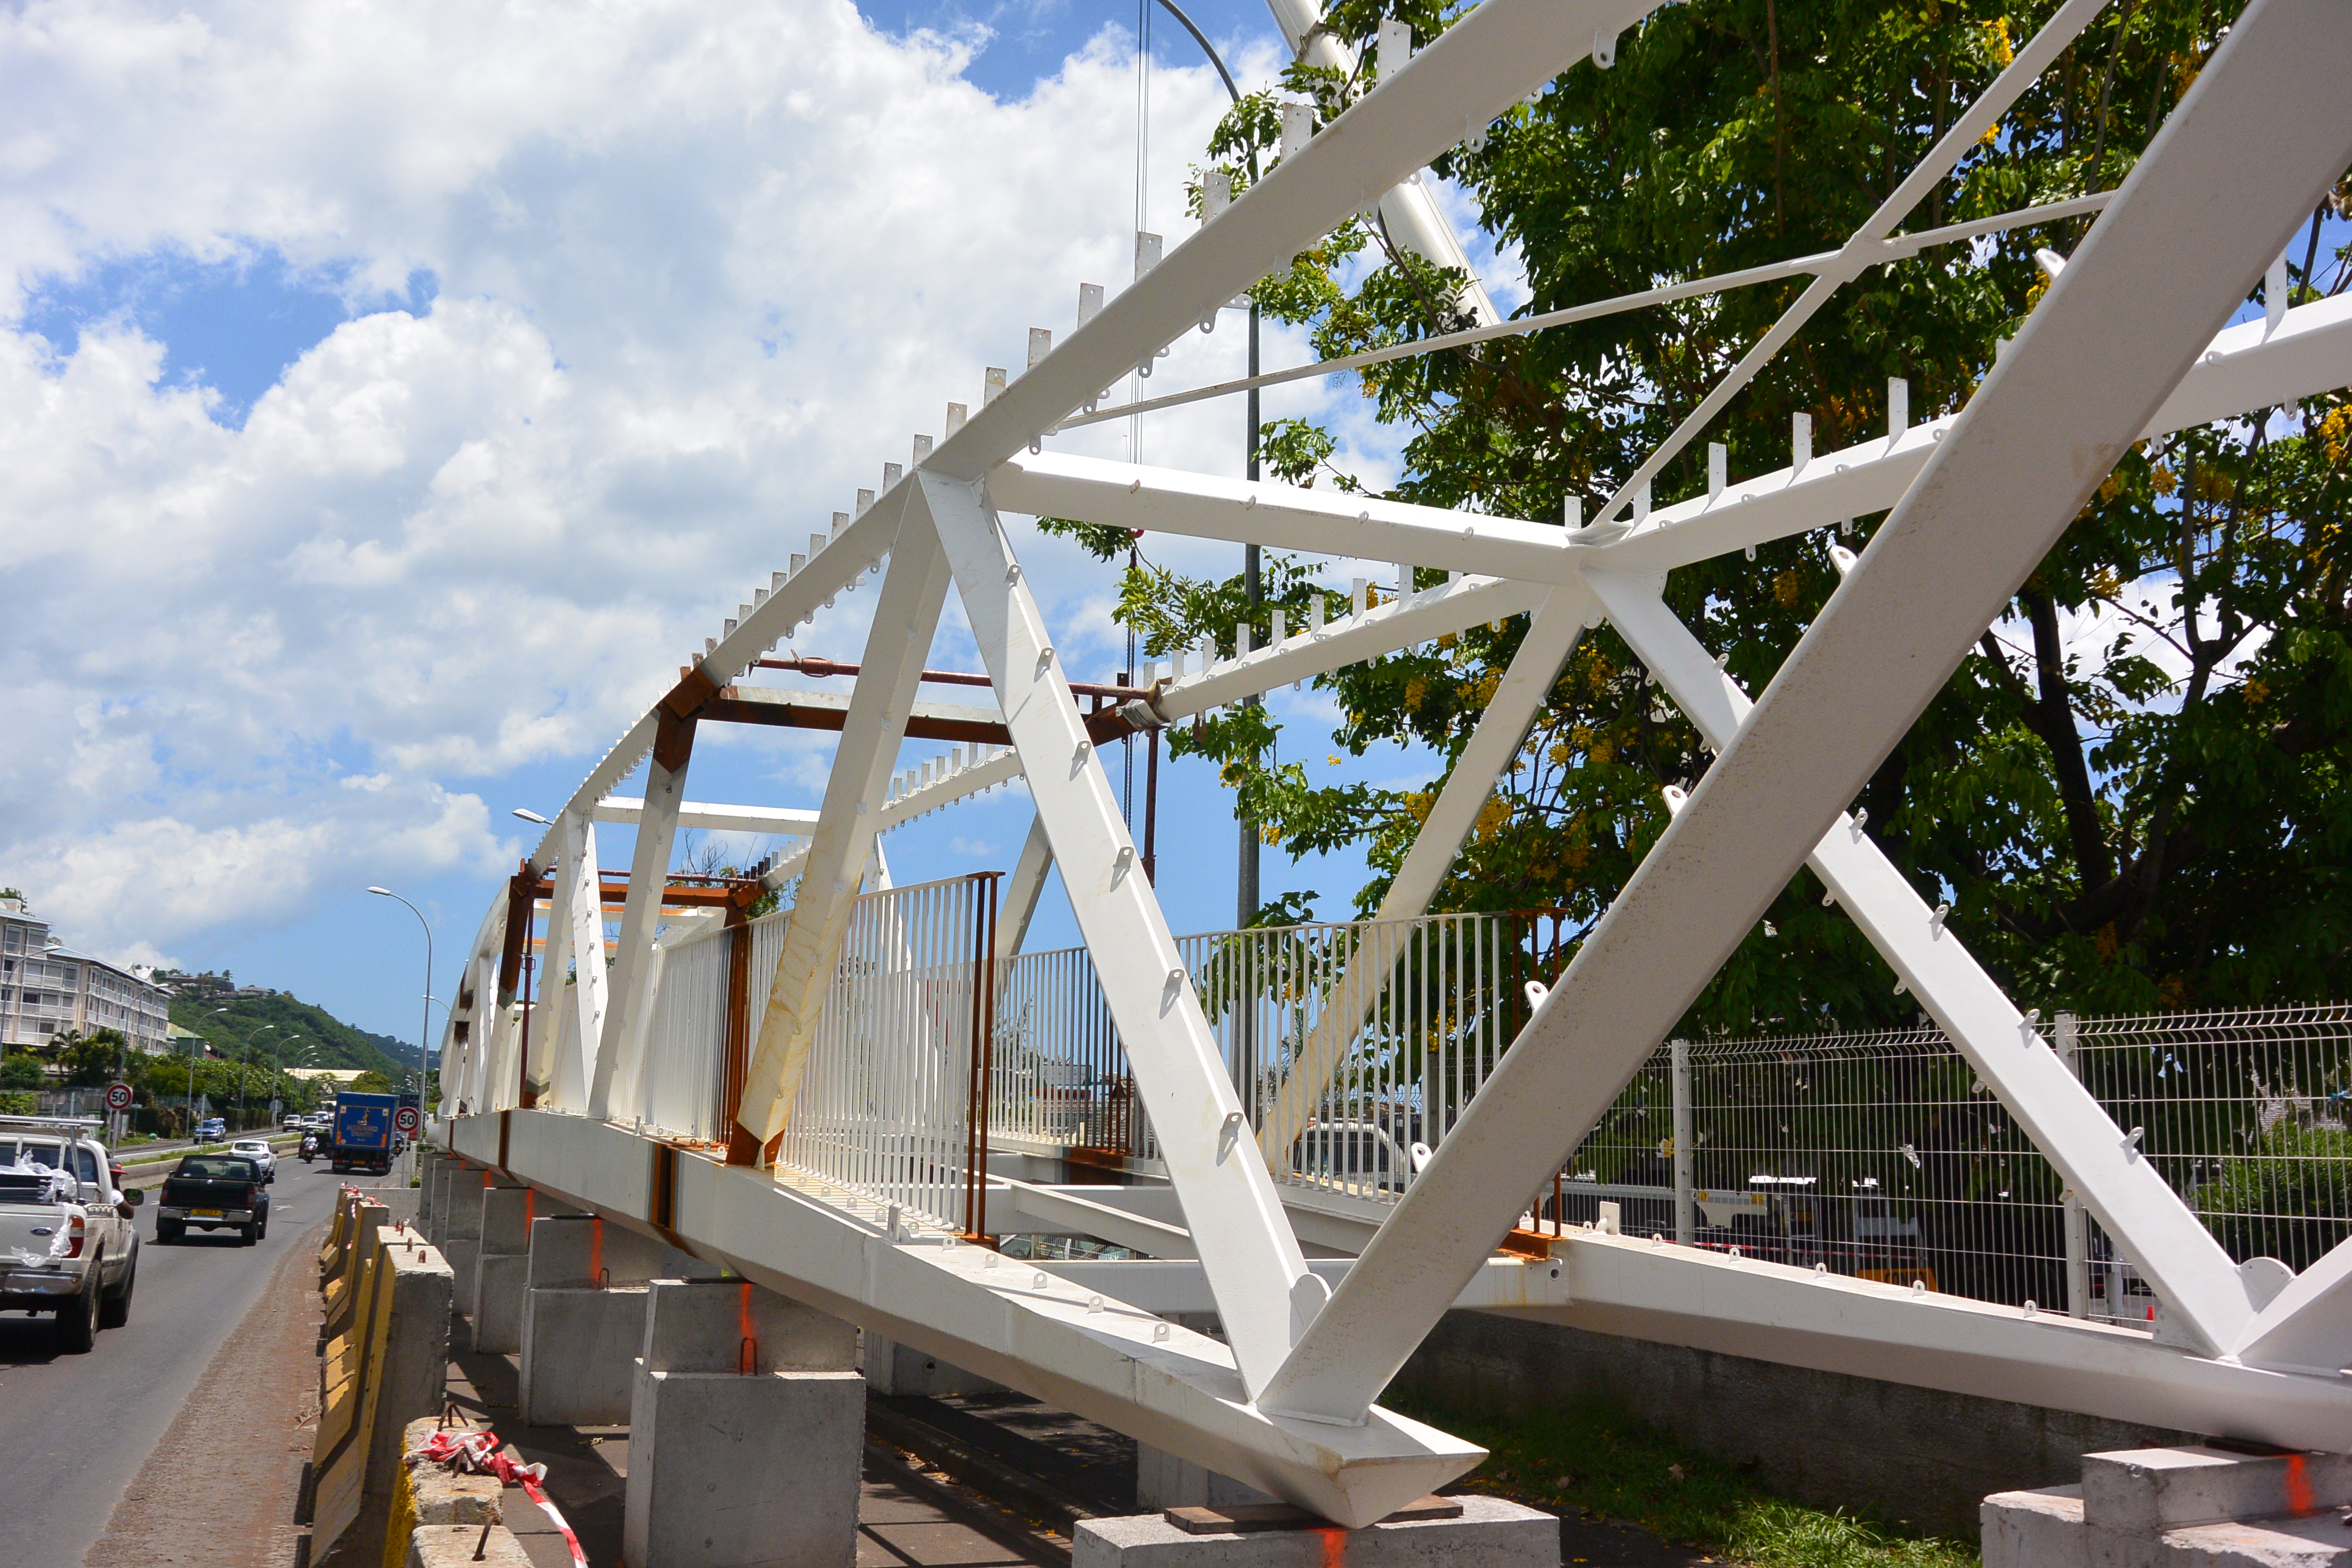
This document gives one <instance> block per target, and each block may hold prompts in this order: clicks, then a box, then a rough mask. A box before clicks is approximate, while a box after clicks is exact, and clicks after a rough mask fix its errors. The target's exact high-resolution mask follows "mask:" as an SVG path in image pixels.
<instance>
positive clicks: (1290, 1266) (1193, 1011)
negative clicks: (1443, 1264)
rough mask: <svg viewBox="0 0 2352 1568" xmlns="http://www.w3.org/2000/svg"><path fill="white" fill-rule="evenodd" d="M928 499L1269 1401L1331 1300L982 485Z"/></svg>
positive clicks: (1233, 1337) (1207, 1259) (1147, 1102)
mask: <svg viewBox="0 0 2352 1568" xmlns="http://www.w3.org/2000/svg"><path fill="white" fill-rule="evenodd" d="M918 497H919V500H915V501H912V502H910V503H909V505H908V520H907V521H908V525H909V526H911V525H913V524H914V522H915V521H916V514H917V512H918V511H919V510H928V511H929V516H930V521H931V523H932V525H933V526H934V527H936V528H937V530H938V534H939V540H940V546H941V547H942V548H943V549H944V551H945V552H946V554H947V557H948V560H949V562H950V563H951V564H952V566H953V569H954V572H955V580H956V586H957V589H958V590H959V592H960V593H961V595H962V599H963V605H964V613H965V616H966V618H967V619H968V620H969V622H970V623H971V632H972V637H973V639H974V640H975V641H976V642H977V643H978V644H979V645H980V652H981V658H982V663H983V664H985V665H986V666H987V668H988V673H989V675H990V677H991V678H992V679H993V680H994V681H995V684H996V695H997V700H998V702H999V704H1000V705H1001V706H1002V707H1003V710H1004V716H1005V720H1006V722H1007V723H1008V724H1009V725H1010V726H1011V728H1012V731H1013V743H1014V745H1015V746H1016V747H1017V748H1018V749H1019V752H1020V754H1021V759H1022V763H1023V766H1024V770H1025V771H1026V773H1027V774H1028V777H1029V788H1030V793H1031V795H1033V796H1034V798H1035V800H1036V804H1037V816H1038V820H1039V821H1041V822H1042V823H1044V824H1045V835H1046V837H1047V839H1048V840H1049V842H1050V844H1051V847H1052V849H1053V854H1054V859H1055V863H1057V864H1058V865H1059V866H1060V867H1061V868H1062V883H1063V887H1064V889H1065V890H1066V892H1067V893H1068V894H1069V899H1070V907H1071V910H1072V912H1073V913H1074V914H1075V915H1076V918H1077V923H1078V929H1079V931H1081V932H1082V933H1084V935H1085V938H1086V942H1087V947H1088V948H1089V949H1091V950H1092V951H1093V952H1094V953H1095V955H1096V968H1097V974H1098V975H1099V977H1100V980H1101V984H1102V990H1103V998H1104V1001H1105V1002H1106V1004H1107V1005H1108V1007H1109V1010H1110V1015H1111V1017H1112V1019H1113V1021H1114V1022H1115V1023H1116V1025H1117V1026H1118V1033H1119V1037H1120V1038H1121V1039H1122V1041H1123V1042H1124V1043H1125V1044H1126V1047H1127V1053H1128V1060H1129V1064H1130V1065H1131V1066H1132V1068H1133V1069H1134V1072H1135V1078H1136V1083H1137V1087H1138V1089H1139V1093H1140V1097H1141V1100H1142V1101H1143V1104H1144V1107H1145V1110H1146V1112H1147V1114H1149V1115H1150V1119H1151V1127H1152V1131H1154V1132H1155V1133H1156V1134H1157V1135H1158V1137H1159V1140H1160V1148H1161V1151H1162V1155H1163V1157H1164V1159H1165V1160H1166V1162H1167V1165H1168V1175H1169V1180H1170V1182H1171V1184H1173V1185H1174V1187H1175V1189H1176V1194H1177V1197H1178V1200H1179V1201H1180V1202H1181V1204H1182V1205H1183V1206H1184V1215H1185V1219H1186V1221H1187V1223H1188V1225H1189V1226H1190V1228H1191V1229H1192V1235H1193V1237H1195V1238H1196V1240H1197V1241H1198V1244H1199V1246H1200V1249H1201V1261H1202V1267H1203V1268H1205V1269H1206V1270H1207V1273H1208V1278H1209V1283H1210V1287H1211V1289H1213V1290H1214V1291H1215V1292H1216V1297H1217V1306H1218V1310H1219V1313H1220V1315H1221V1316H1222V1317H1223V1321H1224V1326H1225V1334H1226V1338H1227V1340H1228V1341H1229V1342H1231V1344H1232V1345H1233V1349H1234V1360H1235V1362H1236V1363H1237V1364H1238V1366H1239V1368H1240V1370H1241V1374H1242V1379H1243V1382H1244V1384H1245V1386H1246V1387H1247V1389H1248V1391H1249V1394H1250V1395H1251V1397H1253V1398H1255V1396H1256V1394H1257V1393H1258V1391H1259V1390H1260V1389H1261V1388H1263V1387H1264V1386H1265V1381H1266V1379H1267V1378H1269V1377H1271V1376H1272V1375H1273V1374H1274V1370H1275V1368H1276V1367H1277V1366H1279V1365H1280V1364H1281V1363H1282V1359H1283V1357H1285V1356H1286V1355H1287V1354H1288V1353H1289V1352H1290V1347H1291V1345H1292V1344H1293V1343H1294V1342H1296V1340H1297V1336H1298V1334H1299V1333H1300V1332H1302V1331H1304V1328H1305V1325H1306V1322H1307V1321H1308V1320H1310V1319H1311V1318H1312V1316H1313V1313H1314V1311H1315V1310H1318V1309H1319V1308H1320V1306H1321V1305H1322V1302H1323V1300H1325V1299H1326V1297H1327V1296H1328V1289H1327V1288H1326V1287H1325V1286H1324V1285H1323V1283H1322V1281H1321V1280H1319V1279H1315V1278H1314V1277H1313V1276H1311V1275H1309V1274H1308V1272H1307V1261H1306V1258H1305V1257H1304V1256H1303V1255H1302V1254H1301V1253H1300V1251H1299V1247H1298V1241H1297V1237H1294V1236H1293V1235H1292V1234H1291V1230H1290V1226H1289V1222H1288V1221H1287V1220H1286V1218H1285V1217H1284V1215H1283V1212H1282V1205H1281V1203H1280V1200H1279V1199H1278V1198H1277V1197H1276V1194H1275V1190H1274V1183H1273V1180H1272V1179H1271V1178H1270V1177H1269V1176H1268V1175H1267V1174H1266V1170H1265V1163H1263V1162H1262V1161H1260V1160H1259V1159H1258V1158H1257V1152H1256V1148H1255V1145H1254V1144H1253V1143H1252V1142H1251V1141H1250V1137H1249V1122H1248V1118H1247V1116H1246V1115H1245V1114H1244V1110H1243V1109H1242V1103H1241V1099H1240V1096H1239V1095H1238V1094H1236V1093H1235V1092H1234V1084H1233V1079H1232V1078H1231V1077H1230V1076H1229V1075H1228V1074H1227V1072H1226V1070H1225V1067H1224V1063H1223V1059H1222V1058H1221V1057H1220V1055H1219V1053H1218V1049H1217V1044H1216V1039H1215V1037H1213V1035H1211V1034H1210V1032H1209V1026H1208V1020H1207V1018H1206V1017H1205V1016H1203V1015H1202V1011H1201V1003H1200V998H1199V996H1198V994H1196V993H1195V992H1194V990H1193V987H1192V980H1191V978H1190V977H1189V976H1188V975H1187V974H1186V973H1184V969H1183V963H1182V959H1181V955H1180V954H1179V953H1178V952H1177V949H1176V941H1175V938H1174V937H1173V936H1172V935H1171V933H1170V931H1169V929H1168V921H1167V918H1166V917H1165V916H1164V915H1163V914H1162V913H1161V912H1160V900H1159V899H1158V898H1157V897H1155V896H1154V895H1153V893H1152V890H1151V889H1150V885H1149V884H1148V883H1147V882H1146V881H1145V880H1144V877H1143V868H1142V864H1141V861H1140V859H1139V857H1138V856H1137V853H1136V848H1135V845H1134V843H1133V841H1132V840H1131V839H1130V838H1129V836H1128V832H1127V825H1126V823H1125V822H1124V821H1122V820H1121V818H1120V816H1119V813H1118V801H1117V798H1116V797H1115V796H1114V795H1112V794H1111V788H1110V780H1109V778H1108V776H1107V775H1106V774H1105V773H1104V772H1103V767H1102V760H1101V758H1100V757H1099V756H1097V754H1096V753H1095V751H1094V748H1093V746H1092V745H1091V744H1090V743H1089V742H1087V733H1086V729H1085V726H1084V724H1083V722H1082V721H1081V720H1080V718H1079V715H1078V710H1077V708H1076V704H1075V703H1073V702H1072V700H1071V698H1070V689H1069V682H1068V680H1067V679H1066V677H1065V676H1064V675H1063V673H1062V668H1061V662H1060V660H1059V658H1056V657H1055V652H1054V648H1053V645H1052V642H1051V641H1050V639H1049V638H1048V637H1047V636H1046V632H1045V622H1044V620H1043V618H1042V617H1041V616H1039V615H1038V613H1037V606H1036V603H1035V601H1034V599H1032V598H1031V596H1030V594H1029V590H1028V587H1027V585H1026V584H1024V582H1023V581H1022V576H1021V569H1020V567H1019V566H1018V565H1017V564H1016V563H1014V561H1013V552H1012V549H1011V547H1010V546H1009V545H1008V544H1007V543H1006V542H1005V538H1004V533H1003V528H1002V526H1001V525H1000V523H999V522H998V521H997V517H996V512H995V510H994V509H993V508H992V507H991V506H990V505H989V504H988V502H987V501H986V500H985V499H984V498H983V496H982V493H981V489H980V487H979V486H977V485H964V484H959V483H956V482H954V481H952V480H949V479H940V478H937V477H935V476H932V475H929V474H925V475H923V476H922V479H921V485H920V489H919V491H918Z"/></svg>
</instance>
